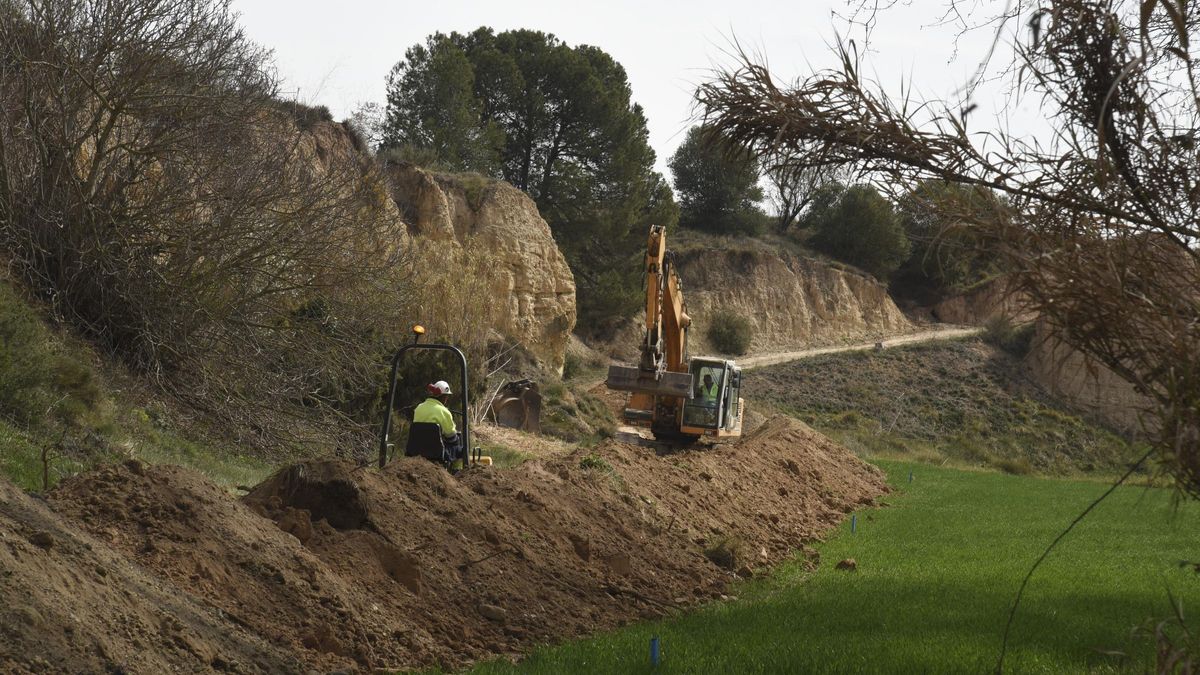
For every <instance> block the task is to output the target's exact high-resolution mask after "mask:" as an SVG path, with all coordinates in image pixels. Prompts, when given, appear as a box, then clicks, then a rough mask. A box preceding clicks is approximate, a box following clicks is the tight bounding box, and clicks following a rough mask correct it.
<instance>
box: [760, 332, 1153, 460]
mask: <svg viewBox="0 0 1200 675" xmlns="http://www.w3.org/2000/svg"><path fill="white" fill-rule="evenodd" d="M1021 367H1022V366H1021V364H1020V362H1019V360H1018V359H1016V358H1014V357H1012V356H1011V355H1009V354H1006V353H1004V352H1002V351H1000V350H999V349H995V348H993V347H990V346H988V345H987V344H984V343H983V342H982V341H981V340H978V339H974V340H963V341H953V342H944V343H936V344H927V345H916V346H910V347H900V348H893V349H887V350H884V351H882V352H853V353H845V354H829V355H825V356H819V357H816V358H812V359H805V360H803V361H796V362H793V363H789V364H783V365H780V366H775V367H771V368H764V369H759V370H754V371H750V372H749V373H747V374H746V376H745V377H746V386H745V388H744V391H746V392H750V393H751V395H752V396H753V401H752V405H754V404H757V407H759V408H760V409H761V408H776V409H778V410H779V411H781V412H784V413H786V414H790V415H794V416H796V417H798V418H800V419H802V420H804V421H805V422H807V423H808V424H810V425H812V426H813V427H814V428H816V429H818V430H819V431H821V432H822V433H825V434H827V435H829V436H830V437H832V438H834V439H835V440H837V441H838V442H840V443H842V444H843V445H845V446H847V447H849V448H850V449H852V450H854V451H855V452H856V453H857V454H859V455H860V456H863V457H868V458H871V457H882V458H893V459H911V460H917V461H924V462H931V463H937V464H941V463H943V462H946V461H949V462H950V463H952V464H957V465H960V466H974V467H992V468H996V469H1000V470H1003V471H1008V472H1011V473H1042V474H1049V475H1080V474H1084V473H1090V472H1100V473H1113V472H1115V471H1119V470H1120V468H1121V467H1123V466H1125V465H1126V464H1127V463H1128V462H1129V461H1130V460H1131V459H1133V458H1136V457H1138V456H1140V455H1141V454H1142V453H1143V452H1144V448H1141V447H1139V446H1138V445H1136V444H1132V443H1129V442H1128V441H1126V440H1125V439H1123V438H1122V437H1120V436H1119V435H1117V434H1115V433H1113V432H1112V431H1109V430H1107V429H1105V428H1103V427H1101V426H1099V425H1097V424H1094V423H1092V422H1090V421H1088V420H1086V419H1084V418H1082V417H1080V416H1079V415H1078V414H1076V413H1075V412H1074V411H1072V410H1070V409H1068V408H1065V407H1063V406H1062V405H1061V404H1060V403H1058V402H1057V401H1055V400H1053V399H1052V398H1051V397H1049V396H1047V395H1045V394H1044V393H1042V392H1041V391H1039V390H1038V389H1036V388H1035V387H1033V386H1032V385H1031V384H1029V383H1028V382H1027V381H1026V380H1025V378H1024V377H1023V376H1022V372H1023V371H1022V370H1021Z"/></svg>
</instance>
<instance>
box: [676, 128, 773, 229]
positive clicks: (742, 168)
mask: <svg viewBox="0 0 1200 675" xmlns="http://www.w3.org/2000/svg"><path fill="white" fill-rule="evenodd" d="M668 164H669V166H670V167H671V173H672V174H673V175H674V176H675V189H676V190H677V191H678V192H679V202H680V217H679V223H680V225H682V226H683V227H689V228H693V229H697V230H706V231H708V232H719V233H746V234H756V233H758V232H761V231H762V229H763V225H764V223H765V221H766V219H767V218H766V214H764V213H763V211H762V209H760V208H759V207H758V206H757V204H758V202H760V201H762V199H763V191H762V188H761V187H759V185H758V178H759V166H758V160H757V159H755V158H754V156H753V155H750V154H749V153H747V152H745V151H744V150H740V149H737V148H734V147H733V146H731V145H729V144H728V143H726V142H724V141H723V140H722V139H721V138H720V137H719V136H716V135H714V134H712V133H709V132H708V131H706V130H705V128H704V127H703V126H695V127H692V128H691V129H689V130H688V133H687V137H686V138H684V139H683V143H680V144H679V148H677V149H676V150H675V154H674V155H672V156H671V159H670V162H669V163H668Z"/></svg>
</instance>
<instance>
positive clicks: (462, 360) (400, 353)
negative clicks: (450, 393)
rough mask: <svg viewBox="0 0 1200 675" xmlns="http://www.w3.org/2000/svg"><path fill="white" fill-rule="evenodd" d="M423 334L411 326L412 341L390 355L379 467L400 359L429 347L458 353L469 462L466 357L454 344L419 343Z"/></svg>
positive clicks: (466, 459) (388, 430)
mask: <svg viewBox="0 0 1200 675" xmlns="http://www.w3.org/2000/svg"><path fill="white" fill-rule="evenodd" d="M424 334H425V329H424V328H421V327H420V326H414V327H413V341H412V342H410V343H409V344H406V345H404V346H403V347H401V348H400V349H399V350H397V351H396V355H395V356H393V357H392V379H391V383H390V384H388V395H387V405H386V406H384V409H383V429H382V430H381V431H380V433H379V468H381V469H382V468H383V467H385V466H387V449H388V435H389V434H390V433H391V431H392V406H393V405H395V404H396V375H397V374H399V372H400V361H401V360H402V359H403V358H404V355H405V354H407V353H408V352H409V350H413V349H431V350H434V351H439V350H440V351H447V352H454V353H455V354H457V355H458V362H459V365H460V366H461V367H462V370H461V371H460V373H459V375H460V377H459V385H458V386H459V391H461V392H462V400H463V409H462V412H461V413H460V414H461V416H462V447H463V454H464V459H463V465H464V466H465V465H466V464H467V463H468V462H470V452H471V451H470V450H469V448H470V447H471V431H470V428H469V427H470V420H469V419H468V415H467V411H468V410H470V409H471V400H470V395H471V393H470V390H469V389H468V388H467V357H466V355H464V354H463V353H462V350H461V349H459V348H458V347H455V346H454V345H446V344H438V343H429V344H421V343H420V339H421V336H422V335H424Z"/></svg>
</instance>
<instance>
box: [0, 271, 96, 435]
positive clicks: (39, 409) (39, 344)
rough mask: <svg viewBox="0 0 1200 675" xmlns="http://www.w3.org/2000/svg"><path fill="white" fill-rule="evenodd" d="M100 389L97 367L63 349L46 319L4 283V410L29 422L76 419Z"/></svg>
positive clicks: (0, 323)
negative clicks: (46, 325) (53, 335)
mask: <svg viewBox="0 0 1200 675" xmlns="http://www.w3.org/2000/svg"><path fill="white" fill-rule="evenodd" d="M99 401H100V390H99V388H98V386H97V384H96V378H95V375H94V373H93V372H92V370H91V368H89V367H88V366H87V365H85V364H81V363H78V362H76V361H75V360H73V359H71V358H70V357H68V356H67V355H65V354H62V353H61V348H60V347H58V346H57V345H56V343H55V342H54V340H53V339H52V336H51V335H50V332H49V331H48V330H47V329H46V327H45V326H44V325H42V322H41V320H40V319H39V318H38V316H37V315H36V314H35V313H34V312H33V310H32V309H30V308H29V306H28V305H27V304H25V302H24V301H23V300H22V299H21V298H20V297H19V296H18V295H17V293H16V292H15V291H14V290H13V288H12V287H11V286H9V285H8V284H7V283H0V415H3V416H5V417H7V418H9V419H11V420H13V421H15V422H17V423H18V424H21V425H24V426H26V427H39V426H42V425H43V424H44V423H45V422H46V421H47V418H53V419H58V420H60V421H63V422H72V423H73V422H76V421H77V420H78V419H79V418H80V417H82V416H83V415H85V414H87V413H88V412H89V411H90V410H92V409H94V408H95V406H96V405H97V403H99Z"/></svg>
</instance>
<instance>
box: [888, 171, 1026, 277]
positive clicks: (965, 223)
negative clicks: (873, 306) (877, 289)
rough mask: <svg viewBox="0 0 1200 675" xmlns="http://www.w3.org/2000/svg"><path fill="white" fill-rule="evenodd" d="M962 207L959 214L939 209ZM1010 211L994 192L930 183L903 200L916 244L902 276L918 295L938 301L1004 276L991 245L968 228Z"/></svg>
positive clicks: (904, 218) (904, 219) (903, 220)
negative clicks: (978, 283) (940, 206)
mask: <svg viewBox="0 0 1200 675" xmlns="http://www.w3.org/2000/svg"><path fill="white" fill-rule="evenodd" d="M951 203H955V204H959V205H961V206H962V207H963V208H965V209H967V210H968V212H967V213H966V214H965V215H958V214H954V213H950V212H947V211H946V210H945V209H944V208H939V205H943V206H944V205H947V204H951ZM1005 208H1007V207H1006V204H1005V201H1004V200H1003V199H1002V198H1000V197H998V196H997V195H996V194H995V193H994V192H993V191H991V190H989V189H986V188H982V187H967V186H962V185H958V184H955V183H947V182H942V181H925V182H923V183H921V184H919V185H917V186H915V187H914V188H913V189H912V190H910V191H909V192H907V193H906V194H904V195H902V196H901V197H900V201H899V205H898V215H899V217H900V224H901V226H902V227H903V228H904V232H905V233H906V234H907V236H908V240H909V241H910V242H911V243H912V255H911V256H909V259H908V261H907V262H905V263H904V265H903V266H902V267H901V269H900V270H899V271H898V274H897V278H898V279H903V281H904V282H905V283H906V284H908V285H909V286H910V287H911V289H910V290H913V291H924V292H927V293H931V294H932V297H933V298H936V297H939V296H941V295H944V294H946V293H953V292H961V291H963V290H965V289H966V288H967V287H968V286H970V285H972V284H974V283H977V282H980V281H982V280H984V279H986V278H988V277H992V276H996V275H998V274H1000V273H1001V272H1002V271H1003V268H1002V267H1001V266H1000V263H999V261H998V260H997V256H996V254H995V252H994V251H992V250H991V248H990V247H989V246H988V242H986V241H983V240H981V239H980V232H979V229H978V228H975V227H972V226H971V225H970V224H969V223H972V222H980V221H994V220H996V219H997V218H999V217H1001V216H1000V214H1001V213H1003V211H1004V209H1005Z"/></svg>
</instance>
